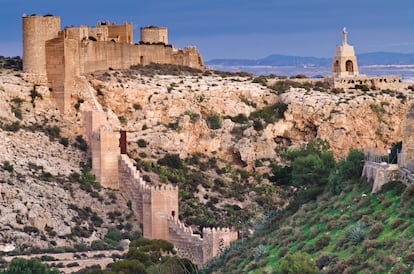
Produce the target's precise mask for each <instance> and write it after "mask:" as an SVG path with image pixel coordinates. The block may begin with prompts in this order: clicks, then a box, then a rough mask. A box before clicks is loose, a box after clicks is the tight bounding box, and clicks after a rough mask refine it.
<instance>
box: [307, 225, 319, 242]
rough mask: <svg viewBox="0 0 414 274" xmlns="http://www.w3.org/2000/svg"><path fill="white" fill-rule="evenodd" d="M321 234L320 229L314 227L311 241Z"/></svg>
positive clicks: (310, 234) (310, 235) (311, 232)
mask: <svg viewBox="0 0 414 274" xmlns="http://www.w3.org/2000/svg"><path fill="white" fill-rule="evenodd" d="M320 232H321V230H320V229H319V228H318V227H312V228H311V230H310V233H309V237H310V238H311V239H313V238H315V237H316V236H317V235H318V234H319V233H320Z"/></svg>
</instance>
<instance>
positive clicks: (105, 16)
mask: <svg viewBox="0 0 414 274" xmlns="http://www.w3.org/2000/svg"><path fill="white" fill-rule="evenodd" d="M0 2H1V3H2V5H1V7H2V8H1V9H0V55H7V56H9V55H20V54H21V36H22V34H21V15H22V14H23V13H26V14H33V13H38V14H48V13H51V14H53V15H58V16H60V17H61V20H62V27H63V26H65V25H80V24H87V25H95V24H96V21H98V20H109V21H111V22H112V21H115V22H117V23H122V22H124V21H132V22H133V23H134V25H135V33H134V35H135V40H136V42H138V41H137V40H138V39H139V27H141V26H147V25H160V26H161V25H162V26H167V27H168V28H169V40H170V43H172V44H174V45H176V46H178V47H183V46H185V45H196V46H197V47H198V48H199V50H200V52H201V54H202V55H203V56H204V59H205V60H210V59H214V58H249V59H253V58H262V57H265V56H267V55H270V54H288V55H299V56H317V57H330V56H332V54H333V52H334V50H335V45H336V44H339V43H340V42H341V30H342V28H343V27H344V26H346V27H347V29H348V32H349V35H348V41H349V43H351V44H354V45H355V50H356V52H357V53H365V52H374V51H389V52H405V53H408V52H410V53H411V52H414V1H412V0H393V1H390V0H375V1H374V0H358V1H357V0H348V1H345V0H344V1H336V0H284V1H283V0H255V1H253V0H250V1H246V0H208V1H206V0H203V1H201V0H168V1H167V0H152V1H145V2H144V1H137V0H120V1H114V0H99V1H98V0H83V1H80V0H70V1H64V0H29V1H27V0H0Z"/></svg>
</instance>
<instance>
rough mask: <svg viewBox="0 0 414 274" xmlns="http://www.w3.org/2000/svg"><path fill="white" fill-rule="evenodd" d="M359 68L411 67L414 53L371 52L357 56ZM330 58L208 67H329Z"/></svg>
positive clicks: (277, 58)
mask: <svg viewBox="0 0 414 274" xmlns="http://www.w3.org/2000/svg"><path fill="white" fill-rule="evenodd" d="M357 60H358V64H359V66H369V65H412V64H414V53H395V52H372V53H362V54H358V55H357ZM331 62H332V58H318V57H302V56H290V55H280V54H273V55H269V56H267V57H265V58H261V59H213V60H210V61H207V62H206V65H208V66H243V67H244V66H295V67H304V66H313V67H315V66H316V67H326V66H330V65H331Z"/></svg>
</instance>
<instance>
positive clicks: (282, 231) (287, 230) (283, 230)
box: [278, 226, 293, 236]
mask: <svg viewBox="0 0 414 274" xmlns="http://www.w3.org/2000/svg"><path fill="white" fill-rule="evenodd" d="M292 231H293V228H292V227H291V226H282V227H281V228H279V230H278V234H279V235H280V236H288V235H290V234H291V233H292Z"/></svg>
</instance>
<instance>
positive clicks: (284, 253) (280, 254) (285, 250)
mask: <svg viewBox="0 0 414 274" xmlns="http://www.w3.org/2000/svg"><path fill="white" fill-rule="evenodd" d="M288 252H289V248H287V247H282V248H281V249H279V253H278V254H277V256H278V257H279V258H283V257H285V255H286V254H287V253H288Z"/></svg>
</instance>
